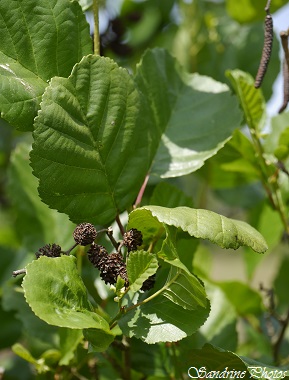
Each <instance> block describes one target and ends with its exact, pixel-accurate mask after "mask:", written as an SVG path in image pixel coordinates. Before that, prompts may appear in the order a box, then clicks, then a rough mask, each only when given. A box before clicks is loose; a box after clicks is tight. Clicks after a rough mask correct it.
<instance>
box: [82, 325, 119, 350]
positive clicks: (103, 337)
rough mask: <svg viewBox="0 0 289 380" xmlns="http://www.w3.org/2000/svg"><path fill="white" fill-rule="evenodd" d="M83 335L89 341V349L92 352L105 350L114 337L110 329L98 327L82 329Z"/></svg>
mask: <svg viewBox="0 0 289 380" xmlns="http://www.w3.org/2000/svg"><path fill="white" fill-rule="evenodd" d="M83 335H84V338H85V339H86V340H88V341H89V343H90V351H92V352H103V351H106V350H107V348H108V347H109V346H110V344H111V343H112V342H113V341H114V338H115V336H114V335H113V334H112V333H111V332H110V331H103V330H99V329H84V330H83Z"/></svg>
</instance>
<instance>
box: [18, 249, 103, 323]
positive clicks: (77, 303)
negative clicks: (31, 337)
mask: <svg viewBox="0 0 289 380" xmlns="http://www.w3.org/2000/svg"><path fill="white" fill-rule="evenodd" d="M26 269H27V274H26V275H25V277H24V280H23V283H22V286H23V289H24V293H25V298H26V301H27V302H28V304H29V306H30V307H31V309H32V310H33V312H34V313H35V314H36V315H37V316H38V317H39V318H41V319H42V320H44V321H45V322H47V323H49V324H51V325H55V326H59V327H68V328H72V329H84V328H96V329H101V330H105V331H109V326H108V323H107V322H106V320H105V319H104V318H102V317H101V316H99V315H98V314H97V313H95V312H93V309H92V306H91V304H90V303H89V301H88V299H87V291H86V288H85V286H84V284H83V282H82V279H81V277H80V275H79V273H78V271H77V268H76V259H75V257H73V256H62V257H57V258H48V257H41V258H39V259H38V260H34V261H33V262H32V263H30V264H28V265H27V268H26Z"/></svg>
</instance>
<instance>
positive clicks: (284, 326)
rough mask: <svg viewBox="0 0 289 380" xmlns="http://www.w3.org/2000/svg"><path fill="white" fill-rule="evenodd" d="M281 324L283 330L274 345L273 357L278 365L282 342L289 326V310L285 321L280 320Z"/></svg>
mask: <svg viewBox="0 0 289 380" xmlns="http://www.w3.org/2000/svg"><path fill="white" fill-rule="evenodd" d="M279 322H280V323H281V324H282V328H281V330H280V333H279V335H278V337H277V340H276V342H275V343H274V345H273V356H274V361H275V363H276V364H277V363H278V356H279V350H280V346H281V343H282V340H283V338H284V335H285V332H286V329H287V327H288V324H289V309H288V311H287V315H286V318H285V319H283V320H279Z"/></svg>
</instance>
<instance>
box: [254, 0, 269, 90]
mask: <svg viewBox="0 0 289 380" xmlns="http://www.w3.org/2000/svg"><path fill="white" fill-rule="evenodd" d="M270 2H271V1H268V3H267V6H266V8H265V11H266V13H267V15H266V18H265V28H264V45H263V51H262V56H261V60H260V64H259V69H258V72H257V75H256V79H255V87H256V88H259V87H260V86H261V83H262V81H263V78H264V76H265V74H266V71H267V68H268V64H269V60H270V57H271V53H272V46H273V20H272V16H271V14H270Z"/></svg>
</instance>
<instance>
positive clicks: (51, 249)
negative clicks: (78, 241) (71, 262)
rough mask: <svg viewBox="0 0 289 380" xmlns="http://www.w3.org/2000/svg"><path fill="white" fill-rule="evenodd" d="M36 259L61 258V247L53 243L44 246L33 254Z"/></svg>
mask: <svg viewBox="0 0 289 380" xmlns="http://www.w3.org/2000/svg"><path fill="white" fill-rule="evenodd" d="M35 256H36V258H37V259H38V258H39V257H40V256H47V257H60V256H61V247H60V246H59V245H57V244H55V243H53V244H52V245H51V244H46V245H45V246H44V247H41V248H39V249H38V251H37V252H36V253H35Z"/></svg>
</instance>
